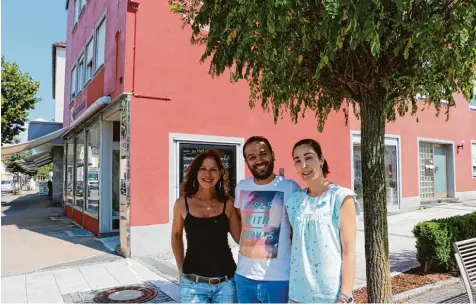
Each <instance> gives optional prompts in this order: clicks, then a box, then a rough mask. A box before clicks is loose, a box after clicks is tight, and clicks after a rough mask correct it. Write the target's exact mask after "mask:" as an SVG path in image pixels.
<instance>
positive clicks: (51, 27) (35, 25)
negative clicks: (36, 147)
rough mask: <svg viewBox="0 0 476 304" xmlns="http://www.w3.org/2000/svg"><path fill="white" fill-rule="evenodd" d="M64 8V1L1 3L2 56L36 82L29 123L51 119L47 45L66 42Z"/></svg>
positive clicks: (39, 0)
mask: <svg viewBox="0 0 476 304" xmlns="http://www.w3.org/2000/svg"><path fill="white" fill-rule="evenodd" d="M65 5H66V1H65V0H3V1H2V56H5V59H6V60H8V61H11V62H13V61H15V62H16V63H17V64H18V65H19V66H20V69H21V70H22V72H28V73H29V74H30V76H31V77H32V78H33V79H34V80H36V81H39V82H40V90H39V92H38V96H39V97H41V99H42V100H41V101H40V102H39V103H37V104H36V106H35V109H33V110H31V111H30V113H29V119H30V120H33V119H37V118H43V119H45V120H47V121H51V120H52V119H54V116H55V103H54V100H53V95H52V79H51V77H52V76H51V64H52V62H51V44H53V43H54V42H57V41H66V17H67V16H66V10H65Z"/></svg>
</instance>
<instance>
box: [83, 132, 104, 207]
mask: <svg viewBox="0 0 476 304" xmlns="http://www.w3.org/2000/svg"><path fill="white" fill-rule="evenodd" d="M100 136H101V129H100V127H99V123H97V124H95V125H94V126H92V127H91V128H90V129H89V130H87V132H86V143H87V147H88V151H87V152H88V153H87V158H88V184H87V195H86V197H87V201H86V208H85V210H86V211H87V212H89V213H91V214H93V215H96V216H97V215H98V214H99V198H100V195H99V175H100V174H99V172H100V167H101V166H100V159H99V151H100Z"/></svg>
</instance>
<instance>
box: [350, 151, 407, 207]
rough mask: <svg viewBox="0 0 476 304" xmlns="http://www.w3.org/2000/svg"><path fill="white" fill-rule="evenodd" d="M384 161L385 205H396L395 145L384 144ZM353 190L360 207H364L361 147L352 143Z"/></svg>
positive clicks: (396, 161) (396, 164) (396, 172)
mask: <svg viewBox="0 0 476 304" xmlns="http://www.w3.org/2000/svg"><path fill="white" fill-rule="evenodd" d="M384 162H385V184H386V189H387V205H388V206H398V171H397V170H398V160H397V147H396V146H393V145H391V146H390V145H386V146H385V160H384ZM354 192H355V194H356V195H357V201H358V202H359V204H360V207H361V209H362V208H363V207H364V206H363V199H362V198H363V195H364V193H363V184H362V149H361V145H360V144H354ZM362 210H363V209H362Z"/></svg>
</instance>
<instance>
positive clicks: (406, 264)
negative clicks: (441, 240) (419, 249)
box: [389, 250, 420, 272]
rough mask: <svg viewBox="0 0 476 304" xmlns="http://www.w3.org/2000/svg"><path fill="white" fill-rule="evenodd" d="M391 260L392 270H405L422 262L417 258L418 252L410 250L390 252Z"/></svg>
mask: <svg viewBox="0 0 476 304" xmlns="http://www.w3.org/2000/svg"><path fill="white" fill-rule="evenodd" d="M389 262H390V271H391V272H394V271H396V272H405V271H408V270H410V269H412V268H415V267H418V266H420V263H418V261H417V260H416V252H415V251H409V250H404V251H402V252H390V255H389Z"/></svg>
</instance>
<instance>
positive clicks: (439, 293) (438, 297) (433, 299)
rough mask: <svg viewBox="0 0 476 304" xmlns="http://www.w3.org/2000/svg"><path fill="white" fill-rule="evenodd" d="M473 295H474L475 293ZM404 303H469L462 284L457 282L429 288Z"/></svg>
mask: <svg viewBox="0 0 476 304" xmlns="http://www.w3.org/2000/svg"><path fill="white" fill-rule="evenodd" d="M473 297H476V294H475V295H473ZM406 303H469V299H468V295H467V293H466V289H465V288H464V285H463V284H462V283H461V282H459V283H457V284H453V285H448V286H445V287H441V288H436V289H433V290H430V291H428V292H426V293H424V294H421V295H419V296H416V297H414V298H410V299H408V300H407V301H406Z"/></svg>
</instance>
